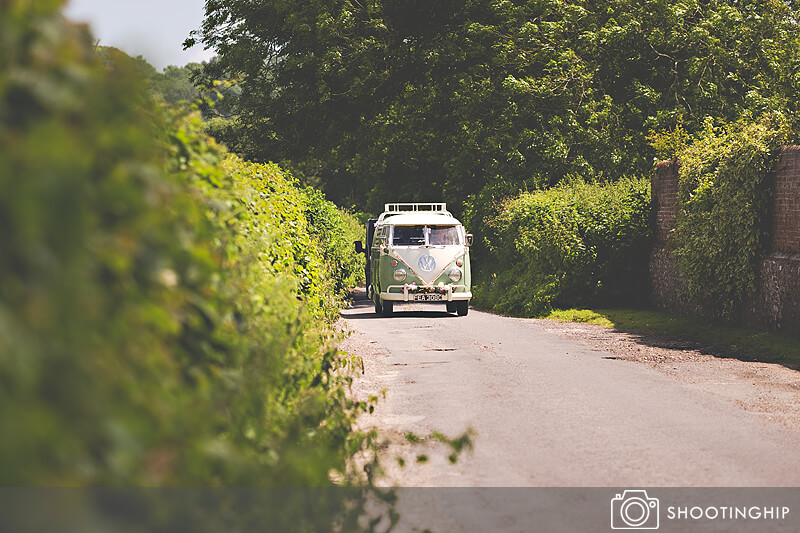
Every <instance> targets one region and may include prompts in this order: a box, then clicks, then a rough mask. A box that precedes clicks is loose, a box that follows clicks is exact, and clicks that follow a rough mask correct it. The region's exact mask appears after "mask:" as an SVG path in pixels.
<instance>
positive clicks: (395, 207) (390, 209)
mask: <svg viewBox="0 0 800 533" xmlns="http://www.w3.org/2000/svg"><path fill="white" fill-rule="evenodd" d="M383 210H384V214H389V213H392V214H394V213H419V212H424V213H442V214H446V215H449V214H450V212H449V211H448V210H447V204H446V203H435V204H416V203H409V204H385V205H384V209H383Z"/></svg>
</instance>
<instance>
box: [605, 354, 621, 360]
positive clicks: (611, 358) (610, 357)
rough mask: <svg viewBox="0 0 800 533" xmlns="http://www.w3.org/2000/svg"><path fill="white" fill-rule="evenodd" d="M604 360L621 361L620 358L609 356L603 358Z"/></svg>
mask: <svg viewBox="0 0 800 533" xmlns="http://www.w3.org/2000/svg"><path fill="white" fill-rule="evenodd" d="M603 359H609V360H611V361H617V360H619V357H617V356H615V355H607V356H605V357H603Z"/></svg>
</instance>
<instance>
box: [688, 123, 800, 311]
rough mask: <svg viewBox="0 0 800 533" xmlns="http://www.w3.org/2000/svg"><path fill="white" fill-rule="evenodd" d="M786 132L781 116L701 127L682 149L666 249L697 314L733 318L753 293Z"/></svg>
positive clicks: (709, 124) (708, 124)
mask: <svg viewBox="0 0 800 533" xmlns="http://www.w3.org/2000/svg"><path fill="white" fill-rule="evenodd" d="M787 134H788V129H787V126H786V121H785V119H784V118H783V117H782V115H780V114H777V113H772V114H768V115H764V116H762V117H760V118H759V119H758V120H746V119H743V120H740V121H739V122H737V123H735V124H731V125H728V126H726V127H723V128H715V127H713V125H712V124H711V123H710V122H708V123H707V124H706V127H705V129H704V131H702V132H701V133H700V134H699V135H698V138H697V139H696V140H695V141H694V142H693V143H692V144H690V145H689V146H688V147H686V148H685V149H684V150H682V151H681V152H680V154H679V156H678V159H679V161H680V171H679V172H680V178H679V180H680V186H679V194H678V207H679V210H678V221H677V228H676V231H675V232H674V237H673V243H672V246H673V248H674V253H675V256H676V258H677V261H678V267H679V269H680V272H681V274H682V277H683V278H684V280H685V281H686V284H687V289H686V290H687V296H688V297H689V298H690V299H691V300H692V301H694V302H696V303H697V304H698V305H699V306H700V307H701V311H702V312H703V313H704V314H707V315H709V316H713V317H720V318H728V319H730V318H734V317H735V314H736V310H737V309H738V308H739V306H740V305H741V304H742V302H743V301H745V300H746V299H747V298H748V297H750V296H752V295H753V293H754V291H755V289H756V280H757V275H758V271H757V269H758V261H759V259H760V258H761V257H762V256H763V254H764V252H765V248H766V242H767V240H766V238H767V228H766V227H765V217H766V214H767V209H768V202H769V199H770V195H771V187H770V185H769V181H768V178H769V173H770V172H771V171H772V169H773V167H774V165H775V161H776V158H777V155H778V152H779V150H780V147H781V146H782V145H783V144H784V143H785V140H786V138H787Z"/></svg>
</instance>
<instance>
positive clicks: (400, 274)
mask: <svg viewBox="0 0 800 533" xmlns="http://www.w3.org/2000/svg"><path fill="white" fill-rule="evenodd" d="M405 279H406V271H405V270H404V269H402V268H398V269H397V270H395V271H394V280H395V281H403V280H405Z"/></svg>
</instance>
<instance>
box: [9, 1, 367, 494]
mask: <svg viewBox="0 0 800 533" xmlns="http://www.w3.org/2000/svg"><path fill="white" fill-rule="evenodd" d="M59 4H60V3H59V2H24V1H14V0H12V1H11V2H5V3H2V4H0V45H1V46H0V190H2V194H0V227H2V228H3V236H2V238H0V281H2V283H0V435H2V438H0V484H1V485H52V484H57V485H199V486H207V485H277V486H289V485H290V486H314V485H328V484H330V483H331V473H332V472H344V471H346V469H347V459H348V458H349V457H350V456H351V455H352V453H353V452H354V451H355V450H357V449H359V448H360V447H361V445H362V443H363V442H364V439H365V438H366V437H365V436H364V435H361V434H359V433H355V432H353V431H352V422H353V419H354V416H355V415H356V414H357V413H358V412H359V411H360V410H361V409H362V408H364V407H365V406H364V405H363V404H354V403H353V402H352V401H351V400H349V399H348V398H347V397H346V395H345V390H346V387H347V384H348V377H347V375H348V373H347V371H346V370H347V369H346V368H345V367H346V366H347V364H349V363H350V362H349V361H348V360H346V359H343V358H342V356H341V355H340V354H339V353H338V351H337V349H336V347H335V345H334V344H333V343H332V342H331V340H332V334H331V333H330V332H329V330H328V329H327V327H325V326H324V324H325V321H324V320H322V318H323V317H327V318H332V317H333V316H335V313H336V301H337V298H340V297H341V296H342V294H343V292H344V291H346V289H347V287H348V286H349V285H351V284H353V283H354V282H356V281H358V279H359V278H358V277H359V276H360V275H361V274H360V273H361V270H362V268H361V266H360V265H359V264H358V258H357V256H355V254H354V253H353V254H352V256H349V255H348V254H346V253H343V252H341V251H340V249H339V241H350V240H351V239H352V240H354V239H355V238H356V237H355V232H354V231H355V230H354V228H355V222H354V221H352V220H351V219H350V218H349V217H348V216H347V215H344V214H342V213H339V212H338V211H337V210H336V209H335V208H334V207H333V206H332V205H331V204H329V203H327V202H326V201H324V199H323V198H322V197H321V196H319V195H318V194H316V193H312V192H309V191H304V190H300V189H298V188H296V187H295V186H294V184H293V182H292V180H291V178H289V177H287V176H286V175H284V174H283V173H282V172H281V171H280V170H279V169H278V168H277V167H275V166H272V165H270V166H257V165H252V164H249V163H246V162H244V161H241V160H239V159H237V158H235V157H233V156H227V155H226V154H225V152H224V151H223V150H222V149H221V148H220V147H218V146H216V145H215V143H214V142H213V141H212V140H210V139H208V138H207V137H205V136H204V135H203V134H202V127H203V124H202V123H201V121H200V119H199V118H198V117H197V116H195V115H190V116H187V115H185V114H184V113H182V112H176V111H170V110H162V109H160V108H158V107H156V106H155V105H153V104H151V103H149V102H148V100H147V99H146V97H145V96H144V94H145V87H144V86H143V83H142V82H141V80H140V79H139V77H138V76H137V75H136V74H135V72H134V69H133V68H132V67H129V66H128V65H127V63H126V61H125V58H124V57H114V58H112V61H109V62H108V63H107V64H105V65H104V64H103V62H102V61H101V60H100V59H99V58H98V57H97V55H96V54H95V51H94V49H93V46H92V40H91V37H90V36H89V35H88V34H87V33H86V32H85V31H83V30H81V29H79V28H76V27H73V26H71V25H69V24H67V23H66V22H65V21H64V20H63V19H62V18H61V16H60V15H59V14H58V12H57V9H58V6H59ZM343 249H347V250H349V249H350V247H349V246H348V247H346V248H343Z"/></svg>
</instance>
